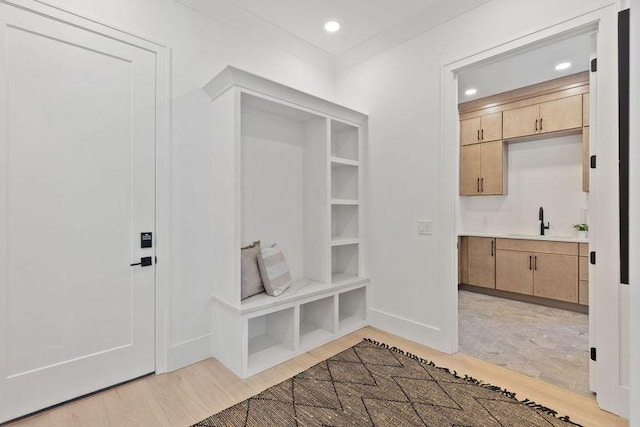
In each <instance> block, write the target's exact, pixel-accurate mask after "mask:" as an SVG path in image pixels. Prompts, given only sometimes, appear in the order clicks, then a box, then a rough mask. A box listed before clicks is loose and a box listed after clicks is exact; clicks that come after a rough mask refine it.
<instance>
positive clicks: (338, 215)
mask: <svg viewBox="0 0 640 427" xmlns="http://www.w3.org/2000/svg"><path fill="white" fill-rule="evenodd" d="M358 213H359V208H358V206H357V205H335V206H331V239H332V240H334V241H342V240H345V239H357V238H358V236H359V229H358V219H359V218H358V216H359V215H358ZM356 243H357V242H356Z"/></svg>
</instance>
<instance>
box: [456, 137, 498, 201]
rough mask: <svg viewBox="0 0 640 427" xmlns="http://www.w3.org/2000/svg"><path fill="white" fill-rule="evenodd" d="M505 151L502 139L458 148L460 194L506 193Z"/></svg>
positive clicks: (488, 194) (491, 194)
mask: <svg viewBox="0 0 640 427" xmlns="http://www.w3.org/2000/svg"><path fill="white" fill-rule="evenodd" d="M504 163H505V153H504V144H503V142H502V141H493V142H484V143H481V144H472V145H466V146H462V147H461V148H460V195H461V196H494V195H502V194H506V177H505V174H504Z"/></svg>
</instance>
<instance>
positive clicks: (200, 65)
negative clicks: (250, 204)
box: [48, 0, 335, 369]
mask: <svg viewBox="0 0 640 427" xmlns="http://www.w3.org/2000/svg"><path fill="white" fill-rule="evenodd" d="M48 2H49V3H51V4H53V5H57V6H61V7H62V8H65V9H70V10H72V11H76V12H78V13H79V14H80V15H82V16H87V17H90V18H95V19H97V20H98V21H100V22H104V23H106V24H109V25H113V26H116V27H118V28H121V29H123V30H126V31H127V32H130V33H133V34H135V35H139V36H142V37H146V38H149V39H151V40H153V41H156V42H158V43H160V44H163V45H165V46H168V47H170V48H171V53H172V64H171V66H172V70H171V73H172V76H171V77H172V78H171V85H172V94H171V98H172V106H171V110H172V125H171V139H172V141H171V144H172V146H173V147H172V155H171V156H172V159H171V162H172V165H171V167H172V178H171V180H172V188H171V192H172V195H171V197H172V204H171V209H172V212H171V215H172V223H171V227H172V235H171V244H172V256H171V260H162V259H160V260H159V262H171V267H170V269H171V278H170V289H169V301H170V310H169V343H170V349H169V353H168V368H169V369H175V368H177V367H180V366H184V365H187V364H189V363H192V362H195V361H197V360H199V359H202V358H205V357H209V356H210V355H211V342H212V340H211V332H212V307H211V281H212V277H213V276H214V275H215V271H212V263H211V257H212V254H211V249H210V241H211V239H215V236H213V235H212V233H211V230H210V229H209V227H207V224H210V222H211V217H212V211H213V210H214V209H215V203H214V202H212V201H211V198H210V197H207V195H208V194H211V188H212V186H213V185H214V183H213V182H212V179H210V177H211V158H212V150H211V139H212V138H211V135H212V129H211V118H210V115H211V102H210V100H209V98H208V97H207V96H206V95H205V94H204V92H203V91H202V90H201V88H202V86H203V85H204V84H205V83H207V82H208V81H209V80H210V79H211V78H212V77H213V76H215V75H216V74H217V73H218V72H219V71H221V70H222V69H223V68H224V67H225V66H226V65H228V64H232V65H234V66H236V67H239V68H242V69H245V70H247V71H250V72H253V73H256V74H260V75H262V76H265V77H267V78H270V79H273V80H277V81H279V82H281V83H284V84H287V85H290V86H293V87H295V88H297V89H300V90H303V91H306V92H310V93H312V94H315V95H318V96H321V97H324V98H332V97H333V96H334V89H335V85H334V83H335V82H334V75H333V71H332V67H331V64H328V63H327V64H326V66H319V65H318V64H317V63H316V64H315V65H313V64H311V63H309V62H306V61H305V60H302V59H300V58H299V57H298V56H294V55H292V54H290V53H288V52H287V51H286V50H287V47H286V46H285V48H283V49H280V48H277V47H275V45H276V44H277V43H275V42H274V40H272V39H270V38H268V37H263V39H262V40H261V39H260V36H259V35H258V34H255V33H253V32H252V31H247V30H246V28H245V27H244V26H243V25H241V24H242V23H239V24H234V23H233V22H231V23H229V20H230V19H231V18H229V16H225V19H226V20H227V23H225V22H222V21H221V20H216V19H212V18H211V17H207V16H205V15H204V14H201V13H198V12H196V11H194V10H193V9H190V8H187V7H186V6H184V5H183V4H180V3H177V2H175V1H173V0H110V1H98V0H92V1H87V0H49V1H48ZM227 7H228V6H227ZM208 12H209V13H212V12H215V10H213V9H211V8H210V9H209V10H208ZM281 42H282V41H281V40H280V41H279V43H281ZM296 49H297V50H298V51H299V49H300V46H296ZM313 54H314V52H310V55H309V56H310V57H315V56H314V55H313ZM316 62H317V61H316ZM158 244H162V241H161V240H159V241H158Z"/></svg>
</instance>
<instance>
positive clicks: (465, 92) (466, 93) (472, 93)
mask: <svg viewBox="0 0 640 427" xmlns="http://www.w3.org/2000/svg"><path fill="white" fill-rule="evenodd" d="M476 93H478V89H467V90H465V91H464V94H465V95H467V96H472V95H475V94H476Z"/></svg>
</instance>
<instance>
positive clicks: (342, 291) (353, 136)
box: [204, 67, 369, 378]
mask: <svg viewBox="0 0 640 427" xmlns="http://www.w3.org/2000/svg"><path fill="white" fill-rule="evenodd" d="M204 90H205V92H206V93H207V95H209V97H210V98H211V100H212V129H213V136H214V139H213V141H212V144H213V153H214V158H213V159H212V162H213V168H214V178H215V190H214V191H215V194H214V197H213V200H216V201H217V205H216V206H215V208H214V209H213V217H212V222H213V224H214V230H215V235H214V236H213V239H214V241H213V245H214V249H215V253H216V257H215V259H212V260H211V262H212V263H213V264H214V266H215V271H216V277H213V278H212V288H213V304H214V305H215V307H214V320H213V321H214V331H215V332H214V347H215V348H214V354H215V356H216V358H218V360H220V361H221V362H222V363H223V364H224V365H226V366H227V367H228V368H229V369H231V370H232V371H233V372H234V373H235V374H236V375H238V376H239V377H241V378H245V377H248V376H250V375H253V374H256V373H258V372H260V371H263V370H265V369H267V368H269V367H272V366H274V365H277V364H279V363H282V362H284V361H286V360H288V359H290V358H292V357H294V356H296V355H299V354H301V353H304V352H306V351H309V350H311V349H313V348H315V347H317V346H319V345H322V344H324V343H326V342H329V341H331V340H334V339H336V338H338V337H340V336H343V335H346V334H348V333H350V332H353V331H355V330H357V329H360V328H362V327H363V326H365V325H366V324H367V293H368V292H367V288H368V286H369V280H368V278H367V277H366V274H365V271H364V268H363V266H364V263H363V258H364V252H363V248H362V245H361V239H362V215H363V212H362V210H363V206H362V191H361V188H362V179H363V176H364V175H363V171H362V169H363V165H362V155H361V152H362V146H363V144H364V143H365V136H366V126H367V116H366V115H365V114H362V113H359V112H357V111H354V110H351V109H348V108H345V107H343V106H340V105H337V104H334V103H331V102H329V101H326V100H323V99H320V98H317V97H315V96H312V95H309V94H306V93H303V92H300V91H297V90H295V89H292V88H290V87H287V86H284V85H281V84H279V83H275V82H273V81H270V80H267V79H264V78H262V77H259V76H256V75H253V74H250V73H247V72H245V71H242V70H238V69H236V68H233V67H227V68H226V69H225V70H223V71H222V72H221V73H220V74H219V75H218V76H216V77H215V78H214V79H213V80H211V81H210V82H209V83H208V84H207V85H206V86H205V87H204ZM256 241H260V242H261V244H262V245H263V247H265V246H267V245H270V244H273V243H277V245H278V247H279V248H281V249H282V253H284V255H285V257H286V261H287V263H288V267H289V270H290V275H291V278H292V280H291V282H290V287H289V288H288V289H287V290H286V291H284V292H283V293H282V294H281V295H279V296H269V295H267V294H265V293H260V294H257V295H253V296H250V297H247V298H245V299H241V298H242V296H241V248H242V247H246V246H247V245H250V244H252V242H256ZM269 247H272V246H269Z"/></svg>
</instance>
